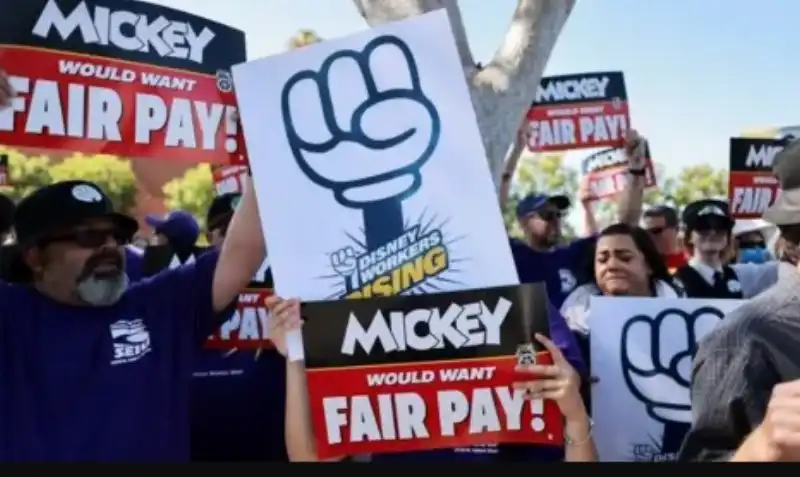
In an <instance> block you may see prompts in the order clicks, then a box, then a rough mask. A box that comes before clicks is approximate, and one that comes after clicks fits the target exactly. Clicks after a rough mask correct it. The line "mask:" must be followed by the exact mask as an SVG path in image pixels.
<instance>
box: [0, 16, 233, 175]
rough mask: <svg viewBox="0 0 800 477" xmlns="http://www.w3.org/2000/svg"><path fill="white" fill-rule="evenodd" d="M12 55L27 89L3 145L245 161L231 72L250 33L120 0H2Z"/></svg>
mask: <svg viewBox="0 0 800 477" xmlns="http://www.w3.org/2000/svg"><path fill="white" fill-rule="evenodd" d="M0 8H2V10H3V11H4V12H13V14H4V15H2V16H0V58H2V63H3V67H4V68H7V69H8V73H9V75H10V81H11V85H12V86H13V87H14V89H15V90H16V91H17V93H19V95H18V97H16V98H15V99H14V100H13V101H12V103H11V107H10V108H7V109H5V110H3V111H2V112H0V143H2V144H6V145H8V146H13V147H18V146H21V147H36V148H51V149H64V150H73V151H80V152H86V153H103V154H115V155H121V156H127V157H146V158H158V159H176V160H183V161H191V162H208V163H218V164H228V163H231V162H240V161H244V142H243V141H242V137H241V132H240V130H239V126H238V123H237V120H236V119H237V118H236V103H235V97H234V94H233V82H232V80H231V75H230V72H229V69H230V67H231V66H232V65H234V64H236V63H241V62H243V61H245V43H244V33H243V32H241V31H239V30H236V29H234V28H231V27H227V26H225V25H222V24H220V23H217V22H214V21H211V20H207V19H205V18H201V17H197V16H194V15H190V14H188V13H186V12H181V11H178V10H173V9H170V8H166V7H162V6H158V5H153V4H150V3H145V2H119V1H115V0H84V1H75V0H25V1H23V2H15V1H12V0H0Z"/></svg>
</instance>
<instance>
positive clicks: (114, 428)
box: [0, 252, 219, 462]
mask: <svg viewBox="0 0 800 477" xmlns="http://www.w3.org/2000/svg"><path fill="white" fill-rule="evenodd" d="M218 255H219V254H218V253H217V252H213V253H208V254H205V255H203V256H202V257H200V258H198V259H197V261H196V262H195V263H194V264H191V265H187V266H184V267H181V268H178V269H175V270H169V271H165V272H162V273H159V274H158V275H155V276H153V277H151V278H147V279H143V280H141V281H139V282H136V283H135V284H133V285H131V286H130V288H129V289H128V290H127V291H126V292H125V294H124V295H123V296H122V298H121V299H120V301H119V302H117V303H116V304H114V305H112V306H109V307H98V308H90V307H72V306H68V305H63V304H59V303H56V302H54V301H52V300H51V299H49V298H47V297H45V296H44V295H42V294H40V293H39V292H37V291H36V290H34V289H33V288H31V287H30V286H27V285H9V284H5V283H0V303H2V307H0V461H126V462H153V461H186V460H188V459H189V409H188V406H187V403H188V402H189V389H190V376H191V372H192V359H193V356H194V353H195V351H196V347H197V344H198V342H199V341H200V340H199V339H198V336H201V337H205V336H208V334H209V333H210V330H211V329H213V328H214V327H215V326H216V325H217V324H218V321H217V317H216V316H215V314H214V312H213V305H212V293H211V288H212V281H213V275H214V269H215V267H216V263H217V258H218Z"/></svg>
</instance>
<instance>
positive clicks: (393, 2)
mask: <svg viewBox="0 0 800 477" xmlns="http://www.w3.org/2000/svg"><path fill="white" fill-rule="evenodd" d="M353 3H355V5H356V9H358V13H359V14H360V15H361V16H362V17H363V18H364V19H365V20H366V21H367V24H368V25H369V26H371V27H375V26H378V25H381V24H383V23H386V22H394V21H398V20H402V19H404V18H408V17H411V16H414V15H421V14H423V13H427V12H431V11H433V10H438V9H440V8H444V9H445V10H446V11H447V17H448V18H449V19H450V25H451V27H452V29H453V36H454V37H455V39H456V48H457V49H458V56H459V58H460V59H461V67H462V68H463V69H464V73H465V74H467V75H472V74H473V72H474V71H475V60H474V59H473V57H472V51H471V50H470V48H469V42H468V41H467V31H466V29H465V28H464V20H463V18H461V10H460V9H459V8H458V3H457V2H456V0H353Z"/></svg>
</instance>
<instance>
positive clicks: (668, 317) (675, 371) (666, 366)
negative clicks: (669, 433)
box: [621, 307, 723, 424]
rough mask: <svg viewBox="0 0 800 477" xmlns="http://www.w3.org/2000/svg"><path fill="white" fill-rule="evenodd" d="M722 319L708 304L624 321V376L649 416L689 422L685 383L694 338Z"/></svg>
mask: <svg viewBox="0 0 800 477" xmlns="http://www.w3.org/2000/svg"><path fill="white" fill-rule="evenodd" d="M722 318H723V314H722V312H721V311H719V310H718V309H716V308H712V307H702V308H698V309H697V310H695V311H694V312H693V313H687V312H686V311H684V310H680V309H677V308H676V309H666V310H663V311H662V312H661V313H659V314H658V315H656V316H655V317H652V318H651V317H649V316H644V315H640V316H636V317H634V318H632V319H631V320H629V321H628V322H627V323H626V324H625V326H624V327H623V329H622V343H621V351H622V357H621V359H622V374H623V377H624V378H625V382H626V384H627V385H628V388H629V389H630V391H631V393H632V394H633V395H634V396H635V397H636V398H637V399H638V400H639V401H641V402H642V403H643V404H644V405H645V407H646V409H647V413H648V414H649V415H650V417H652V418H653V419H655V420H657V421H660V422H662V423H664V424H671V423H690V422H691V420H692V406H691V401H690V393H689V387H690V384H691V374H692V358H693V357H694V353H695V351H696V350H697V339H698V337H701V336H703V335H704V334H705V333H707V332H708V331H710V330H711V329H713V328H714V327H715V326H716V325H717V324H718V323H719V322H720V320H722ZM676 334H678V335H679V336H680V339H676Z"/></svg>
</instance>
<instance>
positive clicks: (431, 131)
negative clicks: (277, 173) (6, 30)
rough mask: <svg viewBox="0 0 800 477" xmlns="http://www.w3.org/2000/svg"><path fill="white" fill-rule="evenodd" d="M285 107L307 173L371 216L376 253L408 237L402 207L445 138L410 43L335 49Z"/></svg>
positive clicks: (288, 88) (295, 82)
mask: <svg viewBox="0 0 800 477" xmlns="http://www.w3.org/2000/svg"><path fill="white" fill-rule="evenodd" d="M281 109H282V114H283V118H284V123H285V125H286V136H287V140H288V143H289V146H290V148H291V150H292V153H293V155H294V158H295V160H296V161H297V164H298V165H299V167H300V169H301V170H302V171H303V173H304V174H305V175H306V176H308V178H309V179H310V180H312V181H313V182H315V183H316V184H318V185H319V186H321V187H325V188H327V189H330V190H331V191H332V192H333V194H334V197H335V198H336V200H337V201H338V202H339V203H340V204H342V205H344V206H346V207H351V208H356V209H360V210H362V211H363V213H364V222H365V223H364V225H365V227H364V229H365V235H366V238H367V246H368V248H370V249H372V248H373V247H377V246H380V245H383V244H384V243H386V242H388V241H389V240H392V239H394V238H396V237H397V236H399V235H400V234H402V233H403V229H404V227H403V225H404V224H403V216H402V209H401V208H400V203H401V201H402V200H403V199H405V198H407V197H409V196H410V195H412V194H413V193H414V192H416V191H417V190H418V189H419V187H420V185H421V177H422V176H421V174H420V168H421V167H422V165H423V164H424V163H425V162H426V161H427V160H428V159H430V157H431V155H432V154H433V152H434V150H435V148H436V145H437V144H438V142H439V136H440V133H441V122H440V118H439V113H438V112H437V110H436V107H435V106H434V104H433V103H432V102H431V101H430V99H428V97H427V96H426V95H425V93H424V92H423V90H422V83H421V79H420V74H419V72H418V69H417V65H416V61H415V60H414V56H413V54H412V52H411V50H410V48H409V47H408V45H406V44H405V43H404V42H403V41H402V40H401V39H400V38H397V37H395V36H379V37H377V38H375V39H373V40H372V41H370V42H369V43H368V44H367V45H366V46H365V47H364V49H363V51H360V52H359V51H352V50H341V51H337V52H335V53H334V54H332V55H331V56H329V57H328V58H327V59H326V60H325V61H324V62H323V63H322V65H321V67H320V69H319V71H311V70H304V71H300V72H298V73H296V74H295V75H294V76H292V77H291V78H290V79H289V81H287V83H286V85H285V86H284V88H283V92H282V95H281ZM301 116H302V119H300V118H301Z"/></svg>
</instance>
